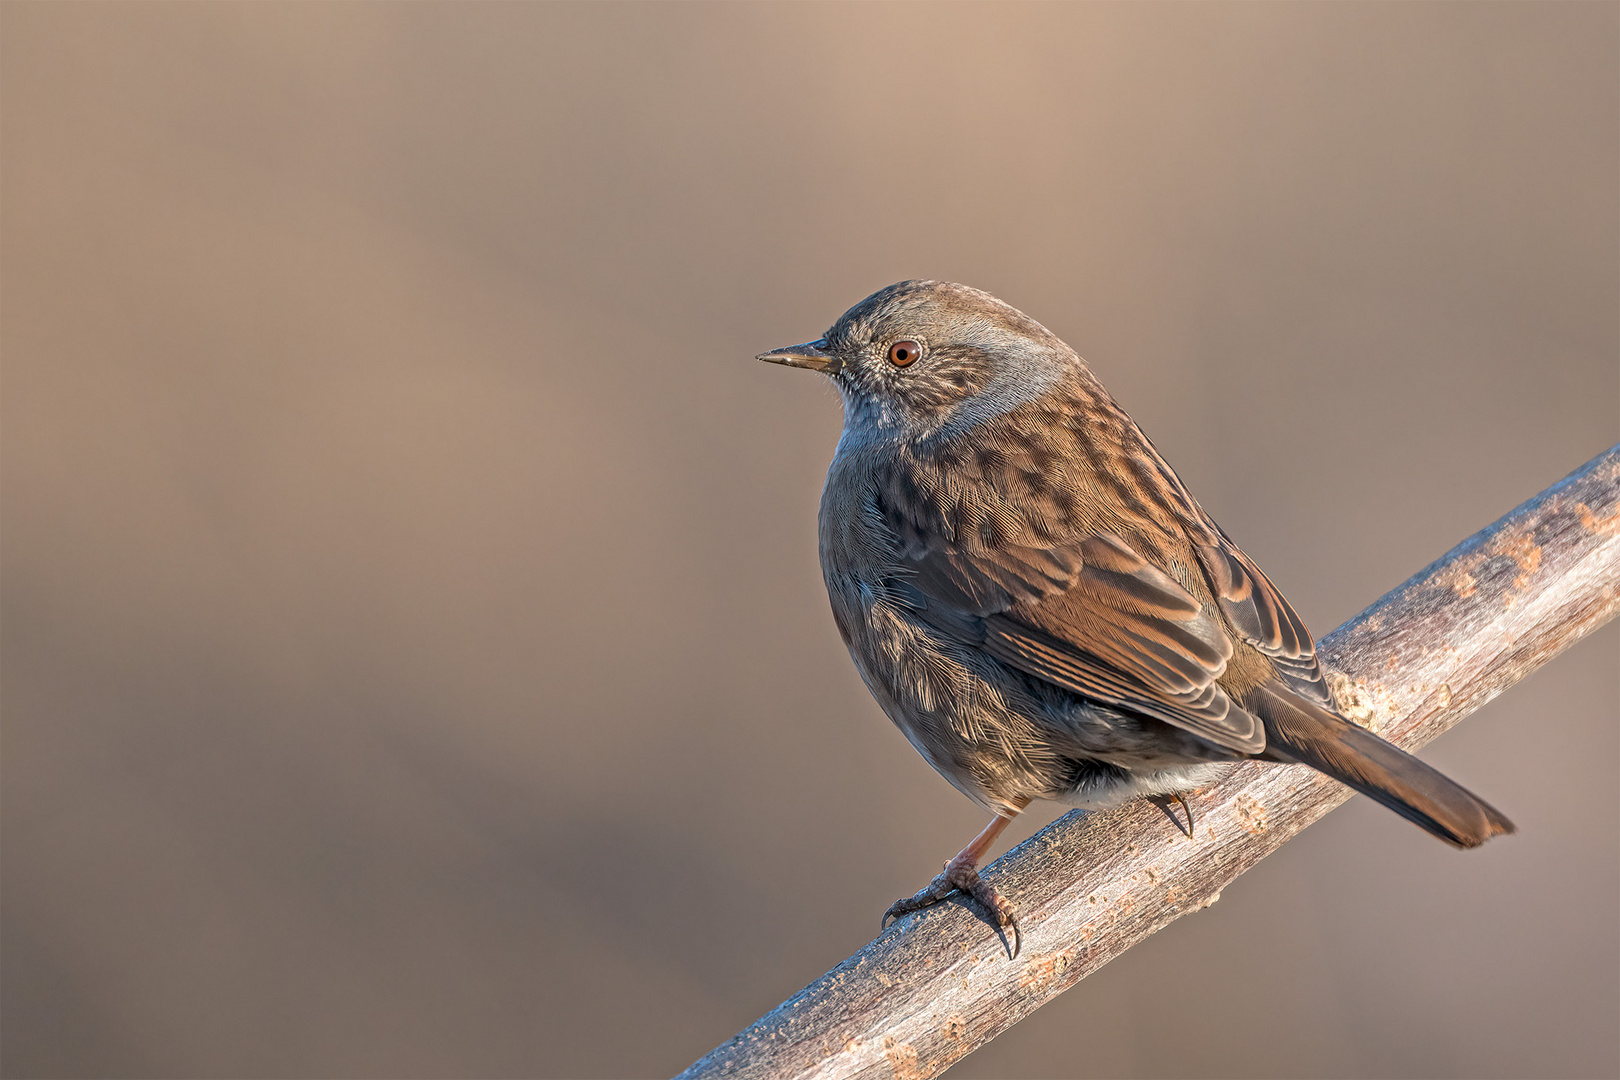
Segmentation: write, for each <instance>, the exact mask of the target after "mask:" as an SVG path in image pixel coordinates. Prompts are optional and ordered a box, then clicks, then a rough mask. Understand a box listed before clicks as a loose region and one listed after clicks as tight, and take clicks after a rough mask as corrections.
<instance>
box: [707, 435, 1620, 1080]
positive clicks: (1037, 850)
mask: <svg viewBox="0 0 1620 1080" xmlns="http://www.w3.org/2000/svg"><path fill="white" fill-rule="evenodd" d="M1617 586H1620V446H1616V447H1614V448H1611V449H1610V450H1608V451H1607V452H1606V453H1603V454H1600V455H1599V456H1598V457H1596V458H1594V459H1593V460H1592V461H1590V462H1588V463H1587V464H1586V465H1584V466H1582V467H1581V468H1580V469H1579V470H1577V471H1576V472H1574V473H1572V474H1570V475H1569V476H1568V477H1566V478H1565V479H1564V480H1563V481H1561V482H1560V483H1558V484H1555V485H1554V486H1552V487H1550V488H1548V489H1547V490H1546V491H1544V492H1542V493H1541V494H1540V495H1538V496H1536V497H1535V498H1534V499H1531V500H1530V501H1529V502H1527V503H1525V504H1524V505H1523V506H1520V507H1519V508H1518V509H1516V510H1514V511H1513V512H1512V513H1510V514H1508V515H1507V516H1506V517H1504V518H1502V519H1501V520H1500V521H1498V522H1496V523H1495V524H1494V525H1491V526H1490V527H1489V528H1487V529H1484V530H1482V531H1480V532H1479V533H1476V534H1475V535H1473V536H1471V537H1469V538H1468V539H1467V540H1465V541H1463V542H1462V543H1461V544H1458V545H1457V546H1456V547H1455V548H1453V549H1452V550H1451V551H1449V552H1447V553H1446V554H1445V556H1443V557H1442V558H1441V559H1439V560H1438V561H1437V562H1435V563H1434V564H1433V565H1431V566H1429V567H1428V568H1427V569H1424V570H1422V571H1421V572H1419V573H1418V574H1417V575H1415V576H1414V577H1412V578H1411V580H1409V581H1407V582H1406V583H1405V584H1404V585H1401V586H1400V587H1399V588H1397V589H1395V590H1394V591H1392V592H1390V593H1388V594H1387V595H1385V596H1384V597H1383V598H1382V599H1381V600H1379V601H1378V602H1377V603H1375V604H1373V606H1372V607H1370V608H1368V609H1367V610H1366V611H1364V612H1362V613H1361V614H1360V615H1359V616H1357V617H1356V618H1354V619H1352V620H1350V621H1349V622H1347V623H1345V624H1344V625H1343V626H1341V627H1339V628H1338V629H1337V630H1335V631H1333V633H1331V634H1329V635H1328V636H1327V637H1326V638H1324V639H1323V640H1322V641H1321V642H1320V644H1319V645H1318V649H1319V652H1320V655H1321V658H1322V663H1323V667H1324V669H1326V670H1327V671H1328V681H1329V683H1330V685H1331V686H1332V688H1333V691H1334V694H1335V695H1336V696H1337V697H1338V700H1339V703H1340V706H1341V708H1342V709H1343V711H1344V713H1345V715H1347V716H1349V717H1351V718H1352V719H1354V720H1355V721H1356V722H1357V723H1360V724H1363V725H1365V726H1366V727H1368V728H1371V729H1372V730H1373V731H1376V732H1378V733H1379V734H1380V735H1382V736H1383V737H1384V738H1386V739H1389V740H1390V741H1391V742H1394V743H1395V744H1397V745H1399V746H1402V747H1405V748H1406V749H1408V750H1416V749H1417V748H1418V747H1421V746H1423V745H1424V744H1425V743H1427V742H1429V741H1430V740H1431V739H1433V738H1434V737H1435V736H1437V735H1439V734H1440V733H1441V732H1443V731H1445V730H1446V729H1447V728H1449V727H1451V726H1452V725H1453V724H1455V723H1457V722H1458V721H1459V720H1461V719H1462V718H1463V717H1465V716H1467V715H1468V714H1469V713H1471V712H1473V711H1474V710H1475V709H1477V708H1479V707H1480V706H1481V705H1483V704H1485V703H1486V702H1487V701H1489V700H1491V698H1493V697H1495V696H1496V695H1497V694H1499V693H1501V692H1502V691H1503V690H1505V689H1507V688H1508V687H1509V686H1512V685H1513V684H1514V683H1516V682H1518V681H1519V680H1520V679H1522V678H1524V677H1525V676H1526V675H1528V674H1530V673H1531V672H1532V671H1534V670H1536V669H1537V668H1539V667H1540V666H1541V665H1542V664H1544V663H1546V662H1547V661H1548V660H1550V659H1552V658H1553V657H1554V656H1556V655H1557V654H1558V653H1559V652H1561V651H1562V650H1563V649H1565V648H1566V647H1568V646H1569V645H1571V644H1573V643H1574V642H1576V641H1577V640H1579V639H1580V638H1581V637H1582V636H1583V635H1584V634H1586V633H1587V632H1588V631H1590V630H1593V629H1595V628H1596V627H1598V626H1601V625H1602V624H1603V623H1605V622H1607V621H1608V620H1609V619H1610V618H1611V617H1613V616H1614V614H1615V613H1616V611H1617V610H1620V591H1617ZM1350 795H1351V791H1350V789H1349V788H1346V787H1344V786H1343V785H1341V784H1339V783H1337V782H1336V781H1334V780H1330V779H1328V778H1327V777H1325V776H1323V775H1321V774H1320V773H1316V772H1313V771H1311V770H1310V769H1308V768H1305V767H1304V766H1299V765H1290V766H1279V765H1269V764H1263V763H1260V762H1245V763H1243V764H1241V765H1237V766H1235V767H1234V768H1233V769H1232V771H1231V772H1230V773H1229V774H1228V775H1227V776H1225V777H1224V778H1222V779H1221V780H1220V781H1219V782H1217V783H1215V784H1212V785H1210V786H1209V787H1207V788H1204V789H1201V790H1200V791H1199V792H1198V793H1196V794H1195V795H1192V796H1189V801H1191V802H1192V803H1193V805H1194V808H1195V809H1196V811H1197V819H1198V828H1197V835H1196V837H1195V838H1194V839H1192V840H1189V839H1188V838H1187V836H1186V835H1185V834H1184V833H1181V832H1178V831H1176V829H1175V828H1174V827H1173V826H1172V825H1171V824H1170V822H1169V821H1168V820H1167V818H1166V816H1165V814H1164V813H1163V812H1161V811H1160V810H1159V809H1157V808H1155V807H1153V806H1151V805H1149V804H1147V803H1145V802H1143V801H1141V800H1136V801H1134V802H1132V803H1129V804H1127V805H1125V806H1122V807H1119V808H1117V809H1115V810H1109V811H1106V812H1100V813H1091V814H1086V813H1081V812H1079V811H1075V812H1072V813H1069V814H1067V815H1065V816H1064V817H1062V818H1061V819H1059V820H1058V821H1056V822H1054V823H1053V824H1052V825H1050V826H1048V827H1047V828H1046V829H1044V830H1042V831H1041V832H1040V833H1038V834H1037V835H1035V836H1034V837H1032V838H1030V839H1029V840H1028V841H1026V842H1025V843H1023V844H1021V845H1019V846H1018V847H1017V848H1015V849H1014V850H1013V851H1011V852H1009V853H1008V854H1007V855H1005V856H1003V857H1002V858H1001V859H999V860H998V861H997V862H996V863H995V864H994V866H993V867H992V868H991V869H990V871H989V872H988V873H987V876H988V877H989V878H990V879H991V880H992V881H993V882H994V884H995V886H996V888H998V889H1000V890H1001V891H1002V892H1003V893H1004V894H1006V895H1007V897H1008V898H1009V899H1010V900H1012V902H1013V903H1014V905H1015V906H1016V907H1017V909H1018V917H1019V921H1020V923H1021V924H1022V925H1023V928H1024V951H1023V954H1022V956H1021V957H1020V958H1019V960H1018V961H1016V962H1009V961H1008V960H1007V954H1006V952H1005V951H1003V949H1002V946H1001V942H1000V940H999V939H998V938H997V937H996V936H995V934H994V933H993V931H992V930H991V929H990V928H989V927H987V925H986V924H985V922H984V921H983V920H982V919H981V918H980V917H979V916H977V915H976V914H975V913H974V911H973V910H972V909H970V908H967V902H966V901H962V900H958V899H957V898H955V897H953V898H952V901H950V902H947V903H944V904H940V905H939V906H937V907H935V908H932V909H930V910H928V911H924V912H920V913H918V914H916V915H912V916H909V917H907V918H906V919H903V920H901V921H900V922H899V923H897V924H896V925H895V926H893V927H890V928H889V930H887V931H886V932H884V933H883V934H880V935H879V936H878V938H877V939H876V940H875V941H873V942H872V943H871V944H870V945H868V946H866V948H864V949H862V950H861V951H860V952H858V953H856V954H855V955H854V956H852V957H850V958H849V959H848V960H845V961H844V962H843V963H842V964H839V965H838V966H837V967H835V968H833V970H831V971H829V972H828V973H827V974H825V975H823V976H822V977H821V978H819V979H817V980H816V981H815V982H813V983H811V984H810V985H809V986H807V987H805V988H804V989H803V990H801V991H799V993H797V994H795V995H794V996H793V997H792V998H790V999H789V1000H787V1001H786V1002H784V1003H783V1004H782V1005H780V1006H778V1007H777V1008H776V1009H775V1010H774V1011H773V1012H771V1013H770V1014H769V1015H767V1016H765V1017H763V1018H762V1019H760V1020H759V1021H757V1022H755V1023H754V1024H752V1025H750V1026H749V1027H748V1028H747V1029H745V1030H744V1031H742V1032H740V1033H739V1034H738V1035H736V1036H735V1037H733V1038H732V1039H731V1040H730V1041H729V1042H726V1043H725V1044H724V1045H722V1046H720V1047H718V1048H716V1049H715V1050H714V1051H712V1052H711V1053H709V1054H708V1055H707V1056H705V1057H704V1058H703V1059H701V1060H700V1061H698V1062H697V1063H696V1064H694V1065H693V1066H692V1067H691V1068H689V1069H687V1070H686V1072H684V1073H682V1074H681V1077H680V1078H679V1080H696V1078H699V1077H703V1078H710V1077H722V1076H724V1077H753V1078H764V1077H773V1078H775V1077H816V1078H832V1077H855V1076H863V1077H864V1076H873V1077H888V1076H891V1075H892V1076H895V1077H900V1078H903V1080H921V1078H923V1077H931V1076H937V1075H938V1074H939V1073H941V1072H943V1071H944V1070H945V1069H946V1068H948V1067H949V1066H950V1065H951V1064H953V1063H954V1062H956V1061H957V1060H958V1059H960V1058H962V1057H963V1056H965V1055H966V1054H968V1053H970V1052H972V1051H973V1050H975V1049H977V1048H978V1047H979V1046H981V1045H983V1044H984V1043H986V1042H988V1041H990V1040H991V1039H993V1038H995V1037H996V1036H997V1035H999V1034H1000V1033H1001V1032H1003V1031H1005V1030H1006V1029H1007V1028H1009V1027H1011V1026H1012V1025H1013V1024H1016V1023H1017V1022H1018V1021H1019V1020H1022V1019H1023V1018H1024V1017H1025V1016H1027V1015H1029V1014H1030V1013H1031V1012H1034V1011H1035V1010H1036V1009H1038V1008H1040V1007H1041V1006H1042V1005H1043V1004H1045V1003H1046V1002H1047V1001H1048V1000H1050V999H1051V998H1053V997H1055V996H1056V995H1058V994H1060V993H1062V992H1063V991H1065V990H1067V989H1068V988H1069V987H1071V986H1073V985H1074V984H1075V983H1077V982H1079V981H1080V980H1081V979H1083V978H1085V977H1086V976H1087V975H1089V974H1091V973H1092V972H1093V971H1096V970H1097V969H1098V968H1100V967H1102V966H1103V965H1104V964H1106V963H1107V962H1108V961H1109V960H1112V959H1113V958H1114V957H1116V956H1118V955H1119V954H1120V953H1122V952H1124V951H1125V950H1126V949H1128V948H1130V947H1131V946H1132V945H1135V944H1136V943H1137V942H1139V941H1141V940H1142V939H1143V938H1145V937H1147V936H1148V935H1149V934H1151V933H1153V932H1154V931H1156V930H1159V929H1160V928H1162V927H1164V926H1167V925H1169V924H1170V923H1171V922H1172V921H1174V920H1175V919H1177V918H1179V917H1181V916H1182V915H1186V914H1188V913H1190V912H1194V911H1197V910H1199V909H1200V908H1203V907H1207V906H1208V905H1210V904H1212V903H1214V902H1215V901H1216V900H1217V899H1219V897H1220V894H1221V890H1222V889H1223V888H1225V887H1226V885H1227V884H1228V883H1229V882H1231V881H1232V880H1233V879H1234V878H1236V877H1237V876H1238V875H1239V874H1241V873H1243V871H1245V870H1247V869H1248V868H1249V867H1251V866H1253V865H1254V864H1255V863H1257V862H1259V861H1260V860H1261V859H1263V858H1265V857H1266V856H1267V855H1269V854H1271V853H1272V852H1273V851H1275V850H1276V849H1277V848H1278V847H1279V846H1281V844H1282V843H1283V841H1285V840H1287V839H1288V838H1289V837H1291V836H1293V835H1294V834H1295V833H1297V832H1299V831H1300V830H1301V829H1303V828H1305V827H1306V826H1307V825H1309V824H1311V823H1312V822H1313V821H1315V820H1317V819H1318V818H1320V817H1321V816H1322V815H1323V814H1326V813H1327V812H1328V811H1329V810H1331V809H1333V808H1334V807H1335V806H1338V805H1339V804H1340V803H1342V802H1344V801H1345V800H1346V799H1348V798H1349V797H1350Z"/></svg>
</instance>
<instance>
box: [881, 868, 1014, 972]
mask: <svg viewBox="0 0 1620 1080" xmlns="http://www.w3.org/2000/svg"><path fill="white" fill-rule="evenodd" d="M958 890H960V891H961V892H963V893H965V894H967V895H968V896H971V897H973V899H975V900H977V901H978V902H979V906H980V907H982V908H984V910H985V911H986V912H987V913H988V914H989V915H990V918H991V921H993V922H994V923H995V924H996V927H997V929H999V930H1000V931H1001V933H1002V937H1003V939H1004V940H1005V941H1006V942H1007V952H1008V959H1016V958H1017V956H1018V952H1019V950H1020V949H1021V948H1022V947H1023V937H1022V935H1021V934H1020V933H1019V930H1018V918H1017V917H1016V916H1015V915H1014V914H1013V907H1012V905H1011V904H1010V903H1008V902H1007V898H1006V897H1004V896H1002V895H1001V894H1000V893H999V892H997V891H996V889H995V886H993V885H991V884H990V883H989V882H987V881H985V880H984V879H983V878H981V877H980V876H979V870H978V867H976V866H975V865H974V864H973V863H971V862H967V861H965V860H962V859H961V857H960V856H958V857H957V858H955V859H952V860H951V861H950V862H948V863H946V864H945V870H944V872H943V873H941V874H940V875H939V876H938V877H936V878H935V879H934V880H933V881H930V882H929V883H928V884H927V886H925V887H924V888H922V889H919V890H918V891H917V892H916V893H915V894H914V895H912V896H909V897H907V898H905V899H903V900H896V901H895V902H894V903H892V904H890V905H889V910H888V911H885V912H884V913H883V925H884V926H888V925H889V920H890V919H899V918H903V917H905V916H907V915H910V914H911V913H912V912H914V911H921V910H922V909H923V908H926V907H933V906H934V905H935V904H937V903H939V902H940V901H941V900H943V899H945V898H946V897H947V896H949V895H950V894H951V893H952V892H955V891H958Z"/></svg>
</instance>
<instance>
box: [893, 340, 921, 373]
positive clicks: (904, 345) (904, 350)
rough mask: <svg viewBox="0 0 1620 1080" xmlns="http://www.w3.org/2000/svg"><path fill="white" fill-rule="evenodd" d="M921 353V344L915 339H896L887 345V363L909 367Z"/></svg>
mask: <svg viewBox="0 0 1620 1080" xmlns="http://www.w3.org/2000/svg"><path fill="white" fill-rule="evenodd" d="M921 355H922V346H921V345H919V344H917V343H916V342H915V341H897V342H895V343H894V344H893V345H890V346H889V363H891V364H893V365H894V366H895V367H910V366H911V365H912V363H914V362H915V361H916V359H917V357H919V356H921Z"/></svg>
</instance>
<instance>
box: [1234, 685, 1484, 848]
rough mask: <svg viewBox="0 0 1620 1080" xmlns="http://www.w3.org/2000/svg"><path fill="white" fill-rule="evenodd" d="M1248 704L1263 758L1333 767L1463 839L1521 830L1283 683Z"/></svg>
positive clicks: (1419, 820)
mask: <svg viewBox="0 0 1620 1080" xmlns="http://www.w3.org/2000/svg"><path fill="white" fill-rule="evenodd" d="M1243 704H1244V705H1245V706H1246V707H1247V708H1248V710H1249V711H1250V712H1252V713H1254V714H1256V715H1257V716H1259V717H1260V719H1261V721H1262V722H1263V723H1264V724H1265V727H1266V749H1265V751H1264V752H1263V753H1262V754H1261V755H1260V756H1261V757H1263V758H1266V759H1268V760H1271V761H1288V762H1299V763H1300V764H1302V765H1309V766H1310V767H1311V768H1313V769H1315V770H1317V771H1318V772H1324V773H1327V775H1329V776H1331V777H1333V778H1334V779H1335V780H1338V781H1339V782H1340V783H1343V784H1347V785H1349V786H1350V787H1353V788H1355V789H1356V790H1357V791H1359V792H1361V793H1362V794H1363V795H1367V796H1370V797H1371V798H1374V799H1377V800H1378V801H1379V802H1381V803H1383V804H1384V805H1385V806H1387V807H1389V808H1390V809H1391V810H1393V811H1395V812H1396V813H1397V814H1399V815H1401V816H1402V817H1404V818H1406V819H1407V820H1408V821H1412V822H1415V823H1416V824H1418V825H1420V826H1422V827H1423V828H1425V829H1427V830H1428V831H1429V832H1431V833H1433V834H1434V835H1436V836H1438V837H1439V838H1440V839H1442V840H1444V841H1445V842H1446V843H1448V844H1455V845H1456V846H1457V847H1464V848H1471V847H1478V846H1479V845H1480V844H1483V843H1484V842H1485V841H1486V840H1489V839H1490V838H1491V837H1493V836H1495V835H1497V834H1498V833H1510V832H1513V831H1515V830H1514V826H1513V822H1511V821H1509V820H1508V819H1507V818H1505V817H1503V816H1502V814H1501V812H1500V811H1498V810H1497V809H1496V808H1494V807H1492V806H1491V805H1490V804H1489V803H1487V802H1485V801H1484V800H1483V799H1481V798H1479V796H1477V795H1475V794H1474V793H1473V792H1471V791H1469V790H1467V789H1466V788H1464V787H1463V786H1462V785H1460V784H1456V783H1453V782H1452V781H1451V780H1449V779H1447V778H1446V777H1445V776H1444V775H1442V774H1441V773H1440V772H1439V771H1438V770H1436V769H1432V768H1430V767H1429V766H1427V765H1425V764H1423V762H1421V761H1419V760H1418V759H1417V758H1415V757H1413V756H1412V755H1411V754H1408V753H1407V752H1406V751H1405V750H1402V749H1400V748H1399V747H1396V746H1393V745H1391V744H1389V743H1387V742H1385V741H1384V740H1383V739H1380V738H1379V737H1378V736H1376V735H1374V734H1373V733H1372V732H1370V731H1367V730H1366V729H1365V728H1359V727H1357V726H1356V725H1355V724H1352V723H1351V722H1350V721H1348V720H1346V719H1345V718H1344V717H1342V716H1339V715H1338V714H1336V713H1334V712H1331V711H1329V710H1328V709H1325V708H1323V707H1322V706H1320V705H1317V704H1314V703H1312V702H1310V701H1306V700H1305V699H1303V698H1301V697H1299V696H1298V695H1296V694H1294V693H1293V692H1292V691H1290V690H1288V689H1286V688H1285V687H1283V686H1282V685H1280V684H1278V683H1268V684H1267V685H1265V686H1261V687H1259V688H1257V689H1256V690H1254V691H1253V692H1252V693H1251V694H1250V695H1249V696H1248V697H1246V698H1245V700H1244V702H1243Z"/></svg>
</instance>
